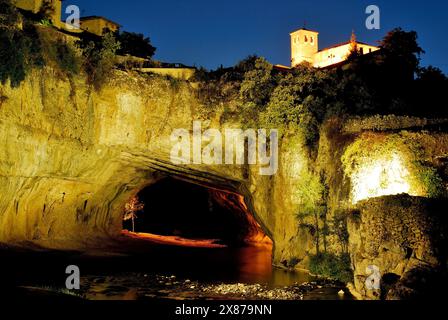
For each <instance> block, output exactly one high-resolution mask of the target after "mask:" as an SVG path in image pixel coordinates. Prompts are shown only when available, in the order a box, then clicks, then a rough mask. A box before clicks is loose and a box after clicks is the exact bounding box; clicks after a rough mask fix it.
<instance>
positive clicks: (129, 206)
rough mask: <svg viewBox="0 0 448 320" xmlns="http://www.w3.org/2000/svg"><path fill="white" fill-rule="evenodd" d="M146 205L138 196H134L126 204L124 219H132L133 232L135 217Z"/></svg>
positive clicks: (133, 230)
mask: <svg viewBox="0 0 448 320" xmlns="http://www.w3.org/2000/svg"><path fill="white" fill-rule="evenodd" d="M144 207H145V205H144V204H143V203H141V202H140V201H139V199H138V197H137V196H135V197H132V198H131V199H130V200H129V202H127V203H126V204H125V206H124V216H123V221H128V220H132V232H135V219H137V212H139V211H142V210H143V208H144Z"/></svg>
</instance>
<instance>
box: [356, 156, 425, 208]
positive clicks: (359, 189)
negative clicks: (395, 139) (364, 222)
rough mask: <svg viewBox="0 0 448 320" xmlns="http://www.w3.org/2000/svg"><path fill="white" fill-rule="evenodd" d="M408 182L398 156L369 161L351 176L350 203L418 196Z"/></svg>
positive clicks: (407, 171)
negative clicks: (410, 195)
mask: <svg viewBox="0 0 448 320" xmlns="http://www.w3.org/2000/svg"><path fill="white" fill-rule="evenodd" d="M410 180H411V177H410V172H409V170H408V169H407V168H406V166H405V164H404V163H403V160H402V159H401V158H400V155H399V154H397V153H394V154H392V155H391V156H387V155H383V157H381V158H379V159H371V160H370V161H368V162H366V163H365V164H364V165H362V166H361V167H360V168H359V170H357V171H356V172H355V173H354V174H353V175H352V176H351V183H352V202H353V203H357V202H359V201H360V200H365V199H369V198H375V197H380V196H384V195H395V194H401V193H406V194H412V195H418V194H416V193H415V190H411V183H410Z"/></svg>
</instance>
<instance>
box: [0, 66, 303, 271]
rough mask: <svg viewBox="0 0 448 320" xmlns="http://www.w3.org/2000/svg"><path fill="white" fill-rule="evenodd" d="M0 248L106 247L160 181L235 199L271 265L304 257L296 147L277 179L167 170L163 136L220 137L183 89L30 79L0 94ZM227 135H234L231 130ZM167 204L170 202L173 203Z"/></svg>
mask: <svg viewBox="0 0 448 320" xmlns="http://www.w3.org/2000/svg"><path fill="white" fill-rule="evenodd" d="M0 97H1V99H0V139H2V141H1V152H0V180H1V183H0V194H1V196H0V242H8V243H20V244H24V243H26V242H33V243H35V244H38V245H41V246H44V247H50V248H63V249H88V248H89V247H91V246H95V245H97V244H99V243H103V242H104V239H108V238H110V237H116V236H118V235H119V234H120V231H121V228H122V212H123V208H124V204H125V202H126V201H127V200H128V199H129V198H130V197H131V196H133V195H134V194H136V193H137V192H138V191H139V190H141V189H142V188H143V187H145V186H147V185H149V184H151V183H154V182H156V181H158V179H160V178H161V177H162V176H163V175H174V176H178V177H181V178H182V179H185V180H188V181H191V182H193V183H199V184H202V185H206V186H211V187H213V188H216V189H219V190H226V191H231V192H236V193H239V194H241V195H242V196H243V197H244V200H245V203H246V205H247V206H248V209H249V211H250V212H252V214H253V215H254V217H255V219H256V220H257V222H258V223H259V224H260V226H261V227H262V228H263V229H264V231H265V233H266V234H267V235H268V236H269V237H271V239H272V240H274V243H275V257H274V261H276V262H280V261H283V260H288V259H290V258H291V257H292V256H297V255H299V256H300V255H301V256H304V255H305V254H306V250H307V249H306V248H307V241H308V240H309V239H308V238H307V237H306V235H303V236H301V237H300V238H297V234H298V231H297V223H296V218H295V215H294V213H295V210H296V207H297V205H298V201H299V200H298V199H297V197H296V196H295V195H294V184H295V181H298V179H300V175H298V174H297V173H295V172H294V171H295V169H296V164H295V163H294V159H293V158H291V156H294V157H297V156H300V153H301V152H302V151H301V148H300V146H294V145H292V146H291V144H290V145H289V146H288V152H287V153H284V152H283V151H281V155H280V164H279V168H280V169H279V172H278V174H277V175H275V176H260V175H259V174H258V167H256V166H254V167H249V168H248V167H246V166H229V165H215V166H206V165H183V166H179V165H173V164H172V163H171V161H170V158H169V156H170V151H171V146H172V143H171V141H170V135H171V133H172V130H173V129H175V128H186V129H191V127H192V122H193V120H195V119H204V118H205V119H206V120H209V121H210V127H213V128H218V129H219V128H222V126H225V125H226V123H221V122H222V121H221V119H220V114H221V109H219V107H217V109H218V110H217V111H216V112H214V113H213V114H214V116H213V118H207V116H206V115H204V112H203V110H204V107H203V106H202V105H201V103H200V102H199V101H198V99H197V95H196V91H195V89H194V88H193V87H192V86H191V85H190V84H189V83H188V82H185V81H173V80H169V79H168V78H164V77H160V76H137V75H132V74H126V73H122V72H118V71H117V74H116V76H115V77H114V78H113V79H111V80H110V82H109V83H108V84H107V85H106V86H105V87H104V88H103V89H102V90H101V91H100V92H94V91H92V90H91V89H90V88H89V87H88V86H86V84H85V81H84V78H83V77H82V76H79V77H75V78H74V79H72V81H68V80H65V79H59V78H58V77H57V76H56V74H55V73H53V71H52V70H51V69H48V68H46V69H43V70H35V71H33V73H32V74H31V75H30V76H29V78H28V79H27V80H26V81H24V82H23V83H22V85H21V86H20V87H19V88H15V89H13V88H11V87H9V86H8V85H2V86H0ZM232 125H236V126H238V123H236V124H235V123H233V124H232ZM173 197H175V195H173Z"/></svg>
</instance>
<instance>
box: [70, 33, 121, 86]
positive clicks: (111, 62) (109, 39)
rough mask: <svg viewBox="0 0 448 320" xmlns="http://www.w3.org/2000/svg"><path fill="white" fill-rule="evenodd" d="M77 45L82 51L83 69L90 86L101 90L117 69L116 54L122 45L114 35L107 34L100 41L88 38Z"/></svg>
mask: <svg viewBox="0 0 448 320" xmlns="http://www.w3.org/2000/svg"><path fill="white" fill-rule="evenodd" d="M76 45H77V46H78V47H79V48H80V49H81V50H82V55H83V56H84V63H83V67H84V70H85V72H86V74H87V77H88V82H89V84H91V85H93V86H94V87H95V89H97V90H99V89H100V88H101V87H102V86H103V85H104V83H105V82H106V80H107V79H108V78H109V76H110V75H111V73H112V71H113V69H114V67H115V62H116V61H115V58H116V56H115V54H116V52H117V50H118V49H119V48H120V43H119V42H118V41H117V40H116V39H115V37H114V35H113V34H112V33H106V34H105V35H104V36H103V37H101V40H100V41H98V40H94V39H90V38H87V37H86V38H82V39H81V40H79V41H77V42H76Z"/></svg>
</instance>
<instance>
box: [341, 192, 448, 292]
mask: <svg viewBox="0 0 448 320" xmlns="http://www.w3.org/2000/svg"><path fill="white" fill-rule="evenodd" d="M358 208H359V211H354V212H353V213H352V214H351V216H350V219H349V223H348V229H349V233H350V238H349V239H350V240H349V251H350V254H351V260H352V263H353V267H354V281H355V283H354V285H355V288H356V291H358V292H359V293H360V294H361V295H362V296H364V297H367V298H373V299H379V298H401V296H400V294H404V295H405V296H406V297H411V296H412V294H413V292H412V291H413V290H414V291H415V290H416V289H417V288H415V285H416V283H415V282H409V281H408V280H409V279H408V278H409V275H410V274H412V273H415V272H419V273H422V272H421V271H420V270H424V269H427V270H429V271H430V273H431V272H432V273H434V272H435V271H436V270H440V271H443V269H445V268H446V259H447V244H448V243H447V240H448V237H447V236H448V233H447V231H448V230H447V218H446V217H445V210H446V201H442V200H430V199H426V198H421V197H411V196H408V195H396V196H384V197H379V198H373V199H369V200H365V201H363V202H362V203H360V204H359V206H358ZM369 266H376V267H378V269H379V272H380V274H381V277H382V280H381V287H380V289H379V290H374V289H375V288H373V289H372V287H370V288H369V287H368V286H367V285H366V280H367V277H368V276H369V275H370V272H368V270H367V269H368V267H369ZM422 278H423V277H422ZM422 278H421V279H422ZM421 279H420V280H421ZM426 286H430V285H428V284H426ZM400 287H401V288H400ZM403 287H406V289H405V290H404V289H403ZM405 292H406V293H405Z"/></svg>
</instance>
